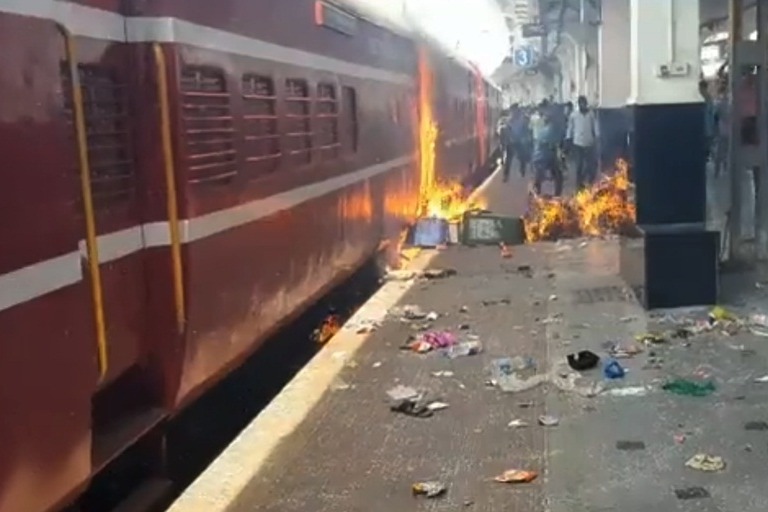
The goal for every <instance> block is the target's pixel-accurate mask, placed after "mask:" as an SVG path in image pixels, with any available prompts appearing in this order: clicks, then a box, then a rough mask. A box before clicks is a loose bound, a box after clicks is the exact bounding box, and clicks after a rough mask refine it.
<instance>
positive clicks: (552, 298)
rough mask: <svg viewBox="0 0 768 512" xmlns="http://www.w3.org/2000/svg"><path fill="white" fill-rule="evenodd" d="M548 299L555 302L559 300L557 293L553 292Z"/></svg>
mask: <svg viewBox="0 0 768 512" xmlns="http://www.w3.org/2000/svg"><path fill="white" fill-rule="evenodd" d="M547 300H549V301H550V302H554V301H556V300H557V295H555V294H552V295H550V296H549V297H548V298H547Z"/></svg>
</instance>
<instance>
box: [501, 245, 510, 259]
mask: <svg viewBox="0 0 768 512" xmlns="http://www.w3.org/2000/svg"><path fill="white" fill-rule="evenodd" d="M499 249H500V250H501V257H502V258H504V259H509V258H511V257H512V249H510V248H509V247H507V245H506V244H505V243H504V242H502V243H500V244H499Z"/></svg>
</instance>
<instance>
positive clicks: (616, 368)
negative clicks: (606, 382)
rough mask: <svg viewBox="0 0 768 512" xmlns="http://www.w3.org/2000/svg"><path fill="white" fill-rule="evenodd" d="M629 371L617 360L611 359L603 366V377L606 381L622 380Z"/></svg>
mask: <svg viewBox="0 0 768 512" xmlns="http://www.w3.org/2000/svg"><path fill="white" fill-rule="evenodd" d="M626 373H627V371H626V370H625V369H624V367H623V366H621V365H620V364H619V362H618V361H616V360H615V359H609V360H608V361H606V362H605V366H603V375H604V376H605V378H606V379H621V378H624V375H626Z"/></svg>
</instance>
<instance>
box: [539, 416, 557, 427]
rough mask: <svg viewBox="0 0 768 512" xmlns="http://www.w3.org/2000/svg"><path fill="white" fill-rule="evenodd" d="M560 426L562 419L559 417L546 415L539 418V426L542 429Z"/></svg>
mask: <svg viewBox="0 0 768 512" xmlns="http://www.w3.org/2000/svg"><path fill="white" fill-rule="evenodd" d="M559 424H560V418H558V417H557V416H551V415H549V414H544V415H542V416H539V425H541V426H542V427H556V426H558V425H559Z"/></svg>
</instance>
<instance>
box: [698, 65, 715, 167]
mask: <svg viewBox="0 0 768 512" xmlns="http://www.w3.org/2000/svg"><path fill="white" fill-rule="evenodd" d="M699 94H700V95H701V98H702V99H703V100H704V158H705V161H709V159H710V157H711V156H712V148H713V145H714V142H715V133H716V132H715V128H716V125H715V119H716V116H715V105H714V101H713V99H712V95H711V94H710V92H709V84H708V83H707V81H706V80H704V79H702V80H699Z"/></svg>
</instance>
